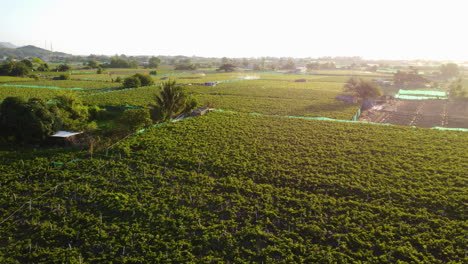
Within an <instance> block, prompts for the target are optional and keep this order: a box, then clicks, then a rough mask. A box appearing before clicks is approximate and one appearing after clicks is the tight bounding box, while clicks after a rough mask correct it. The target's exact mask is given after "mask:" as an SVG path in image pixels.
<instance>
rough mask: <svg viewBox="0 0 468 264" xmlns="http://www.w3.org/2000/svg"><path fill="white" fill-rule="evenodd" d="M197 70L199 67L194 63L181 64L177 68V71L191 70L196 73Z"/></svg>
mask: <svg viewBox="0 0 468 264" xmlns="http://www.w3.org/2000/svg"><path fill="white" fill-rule="evenodd" d="M196 69H197V66H196V65H195V64H192V63H180V64H177V65H176V66H175V70H189V71H194V70H196Z"/></svg>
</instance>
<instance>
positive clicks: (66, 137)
mask: <svg viewBox="0 0 468 264" xmlns="http://www.w3.org/2000/svg"><path fill="white" fill-rule="evenodd" d="M82 135H83V133H82V132H73V131H57V132H56V133H55V134H53V135H51V136H49V140H48V142H49V143H50V144H54V145H60V146H70V145H74V144H76V143H77V140H78V139H79V137H80V136H82Z"/></svg>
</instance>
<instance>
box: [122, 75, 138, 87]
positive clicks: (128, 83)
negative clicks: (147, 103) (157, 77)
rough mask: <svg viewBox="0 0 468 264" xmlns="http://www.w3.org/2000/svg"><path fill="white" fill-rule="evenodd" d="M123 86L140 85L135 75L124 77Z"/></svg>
mask: <svg viewBox="0 0 468 264" xmlns="http://www.w3.org/2000/svg"><path fill="white" fill-rule="evenodd" d="M123 86H124V87H125V88H138V87H140V86H141V81H140V79H139V78H137V77H135V76H131V77H127V78H125V79H124V82H123Z"/></svg>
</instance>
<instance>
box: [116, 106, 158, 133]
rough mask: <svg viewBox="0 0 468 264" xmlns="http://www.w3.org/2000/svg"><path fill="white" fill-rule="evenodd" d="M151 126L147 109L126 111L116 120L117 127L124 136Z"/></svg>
mask: <svg viewBox="0 0 468 264" xmlns="http://www.w3.org/2000/svg"><path fill="white" fill-rule="evenodd" d="M151 124H152V121H151V117H150V113H149V111H148V109H143V108H142V109H128V110H125V111H124V112H123V114H122V115H121V116H120V117H119V118H118V119H117V126H118V129H119V130H120V131H122V132H123V133H125V134H128V133H134V132H136V131H138V130H140V129H142V128H145V127H147V126H150V125H151Z"/></svg>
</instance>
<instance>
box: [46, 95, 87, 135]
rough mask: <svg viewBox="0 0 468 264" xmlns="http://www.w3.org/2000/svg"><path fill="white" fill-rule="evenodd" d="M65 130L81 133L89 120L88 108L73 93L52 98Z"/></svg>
mask: <svg viewBox="0 0 468 264" xmlns="http://www.w3.org/2000/svg"><path fill="white" fill-rule="evenodd" d="M54 101H55V102H56V105H57V107H58V109H59V110H60V117H61V119H62V121H63V128H64V129H65V130H72V131H82V130H84V129H86V127H87V125H88V124H87V121H88V119H89V112H88V107H87V106H85V105H83V102H82V101H81V99H80V98H79V97H78V96H77V95H76V94H74V93H65V94H62V95H59V96H57V97H55V98H54Z"/></svg>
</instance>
